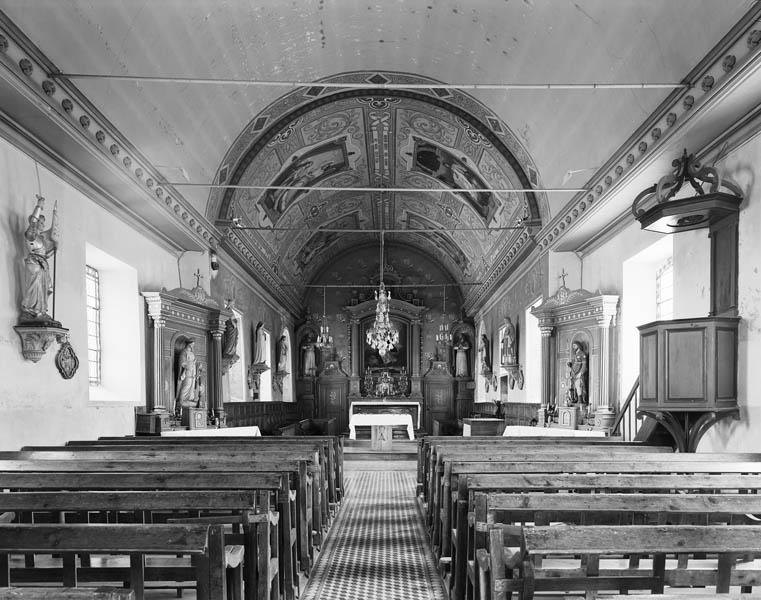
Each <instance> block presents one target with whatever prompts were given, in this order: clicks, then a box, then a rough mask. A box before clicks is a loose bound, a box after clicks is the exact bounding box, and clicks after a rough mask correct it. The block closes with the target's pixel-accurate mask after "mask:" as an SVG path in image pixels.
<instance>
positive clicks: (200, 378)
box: [196, 363, 208, 408]
mask: <svg viewBox="0 0 761 600" xmlns="http://www.w3.org/2000/svg"><path fill="white" fill-rule="evenodd" d="M197 371H198V374H197V375H196V390H197V392H198V393H197V397H198V403H197V404H196V408H206V406H207V404H208V402H207V400H206V373H205V372H204V367H203V363H201V364H200V365H198V369H197Z"/></svg>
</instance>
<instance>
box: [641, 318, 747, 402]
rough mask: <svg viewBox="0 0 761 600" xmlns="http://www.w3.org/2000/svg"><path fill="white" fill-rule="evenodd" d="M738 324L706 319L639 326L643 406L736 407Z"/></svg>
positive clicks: (737, 321) (732, 321)
mask: <svg viewBox="0 0 761 600" xmlns="http://www.w3.org/2000/svg"><path fill="white" fill-rule="evenodd" d="M738 323H739V319H738V318H737V317H702V318H697V319H676V320H673V321H655V322H653V323H648V324H647V325H642V326H640V327H639V331H640V391H641V399H640V408H642V409H646V408H647V409H660V410H677V411H705V410H715V409H727V408H734V407H736V406H737V327H738Z"/></svg>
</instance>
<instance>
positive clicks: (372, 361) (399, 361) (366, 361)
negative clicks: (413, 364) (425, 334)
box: [361, 317, 409, 373]
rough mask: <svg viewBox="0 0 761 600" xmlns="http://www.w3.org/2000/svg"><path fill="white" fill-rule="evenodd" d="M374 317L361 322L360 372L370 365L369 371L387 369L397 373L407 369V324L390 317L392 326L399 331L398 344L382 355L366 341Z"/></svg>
mask: <svg viewBox="0 0 761 600" xmlns="http://www.w3.org/2000/svg"><path fill="white" fill-rule="evenodd" d="M374 320H375V318H374V317H373V318H371V319H368V320H367V321H365V322H364V323H362V343H363V345H364V351H363V353H362V359H363V364H362V365H361V367H362V372H363V373H364V372H365V369H367V368H368V367H370V370H371V371H382V370H388V371H390V372H392V373H399V372H401V370H402V369H403V368H404V369H406V370H407V371H409V357H408V355H407V353H408V346H407V324H406V323H403V322H402V321H399V320H397V319H394V318H393V317H392V318H391V319H390V320H391V322H392V323H393V324H394V327H396V328H397V330H398V331H399V344H398V345H397V347H396V348H394V349H393V350H391V351H389V352H387V353H386V354H385V355H384V356H381V355H380V353H379V352H378V351H377V350H376V349H374V348H372V347H371V346H370V345H369V344H368V343H367V332H368V330H370V329H372V326H373V322H374Z"/></svg>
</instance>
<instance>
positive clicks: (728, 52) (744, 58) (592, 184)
mask: <svg viewBox="0 0 761 600" xmlns="http://www.w3.org/2000/svg"><path fill="white" fill-rule="evenodd" d="M759 18H761V4H756V5H755V6H754V7H753V8H751V9H750V10H749V11H748V12H747V13H746V14H745V16H744V17H743V19H742V20H741V21H740V22H739V23H738V24H737V25H735V27H734V28H733V29H732V30H731V31H730V33H729V34H727V35H726V36H725V37H724V39H723V40H722V41H721V42H720V43H719V44H717V45H716V46H715V47H714V48H713V49H712V50H711V51H710V52H709V53H708V54H707V55H706V57H705V58H704V59H703V60H702V61H701V62H700V63H699V64H698V65H697V66H696V67H695V68H694V69H693V70H692V71H691V72H690V73H689V74H688V75H687V76H686V77H685V78H684V81H685V82H688V83H690V85H691V87H689V88H681V89H677V90H674V91H673V92H672V93H671V94H669V96H668V97H667V98H666V100H664V102H663V103H661V105H660V106H659V107H658V108H657V109H656V110H655V111H654V112H653V113H652V114H651V115H650V117H648V118H647V119H646V120H645V122H644V123H643V124H642V125H641V126H640V127H639V128H638V129H637V131H636V132H635V133H634V135H632V136H631V137H630V138H629V139H628V140H627V141H626V142H625V143H624V144H623V145H622V146H621V147H620V148H619V149H618V150H617V151H616V152H615V153H614V154H613V155H612V157H611V158H610V159H609V160H608V161H607V162H606V163H605V165H604V166H603V167H602V168H601V169H600V170H598V171H597V173H595V175H594V176H593V177H592V178H591V179H590V180H589V182H588V183H587V185H586V187H587V188H589V190H590V191H588V192H580V193H578V194H576V195H575V196H574V197H573V198H572V199H571V201H570V202H569V203H568V204H567V205H566V207H565V208H564V209H563V210H561V211H560V212H559V213H558V214H557V215H556V216H555V217H554V218H553V219H552V221H551V222H550V223H548V224H546V226H545V227H543V228H542V230H541V231H540V232H539V235H538V236H537V243H538V245H539V247H540V248H541V249H542V250H543V251H546V250H548V249H550V248H551V247H553V246H554V245H556V244H557V243H558V241H559V240H560V239H561V238H562V237H563V236H564V235H565V234H566V233H567V232H568V231H569V230H570V229H572V227H573V226H574V225H575V224H576V223H577V222H578V221H580V220H581V219H582V218H583V217H585V216H586V215H588V214H589V213H591V212H592V211H593V210H596V209H597V208H598V207H599V206H600V205H601V204H604V203H605V201H607V200H609V199H610V198H611V197H612V196H613V195H614V194H615V193H616V192H617V191H618V189H620V187H621V185H622V184H623V182H625V181H626V180H627V179H628V178H629V177H631V176H633V174H634V173H635V172H637V171H639V170H640V169H641V168H644V167H645V166H647V163H649V162H650V161H651V160H652V159H653V157H654V156H655V155H656V154H657V153H658V152H659V151H660V149H661V148H662V147H663V146H664V145H665V144H666V142H667V141H668V140H670V139H671V138H673V137H674V135H676V133H677V132H678V131H680V130H682V129H683V128H684V127H685V126H686V125H687V124H688V122H689V121H690V120H691V119H692V118H694V116H696V115H697V114H700V112H701V111H702V110H703V109H704V108H706V105H708V104H709V103H710V102H711V101H713V100H715V99H717V98H720V97H722V96H723V95H724V94H725V93H728V92H729V91H731V90H730V89H729V88H731V83H732V82H734V81H736V80H738V79H740V78H741V77H742V76H743V74H744V73H745V72H746V71H747V69H748V68H749V67H750V66H751V65H752V63H754V61H756V60H757V59H758V55H759V53H760V52H761V27H759V24H758V20H759Z"/></svg>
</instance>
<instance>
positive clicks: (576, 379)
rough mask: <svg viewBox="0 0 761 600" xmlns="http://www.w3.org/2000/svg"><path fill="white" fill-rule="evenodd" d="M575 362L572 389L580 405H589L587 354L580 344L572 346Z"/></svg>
mask: <svg viewBox="0 0 761 600" xmlns="http://www.w3.org/2000/svg"><path fill="white" fill-rule="evenodd" d="M571 352H572V354H573V357H572V358H573V360H572V362H571V364H570V367H571V387H572V388H573V391H574V395H575V396H576V401H577V402H578V403H579V404H588V403H589V398H588V397H587V381H586V378H587V354H586V352H584V350H582V348H581V344H580V343H579V342H574V343H573V344H571Z"/></svg>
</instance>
